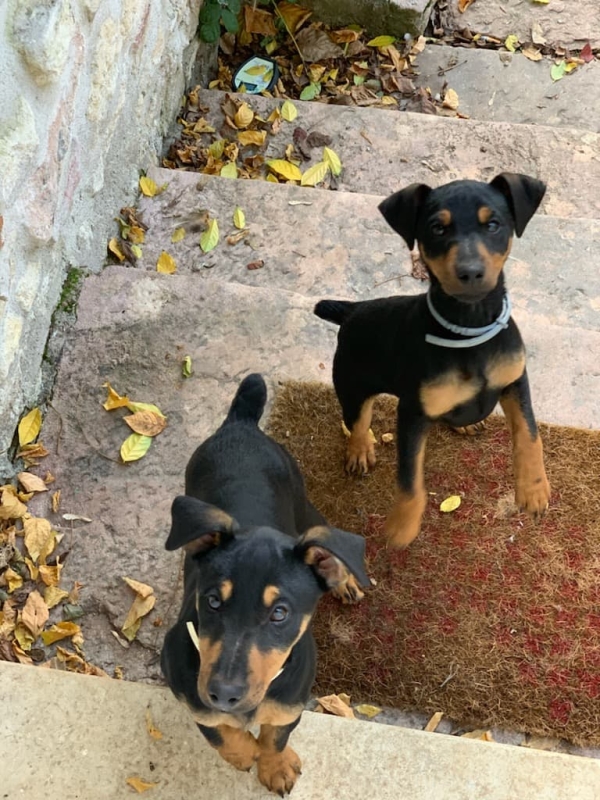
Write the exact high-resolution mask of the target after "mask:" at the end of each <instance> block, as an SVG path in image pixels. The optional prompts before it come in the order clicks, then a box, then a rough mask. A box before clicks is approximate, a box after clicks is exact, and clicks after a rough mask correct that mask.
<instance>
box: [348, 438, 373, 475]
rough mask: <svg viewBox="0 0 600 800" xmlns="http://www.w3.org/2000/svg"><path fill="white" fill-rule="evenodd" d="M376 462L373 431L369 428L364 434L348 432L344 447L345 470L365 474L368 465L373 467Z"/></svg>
mask: <svg viewBox="0 0 600 800" xmlns="http://www.w3.org/2000/svg"><path fill="white" fill-rule="evenodd" d="M376 462H377V458H376V456H375V436H374V435H373V432H372V431H371V430H370V429H369V430H368V431H367V432H366V433H364V434H362V433H355V432H353V433H352V434H350V438H349V439H348V447H347V449H346V472H349V473H350V474H354V473H359V474H362V475H366V474H367V472H368V471H369V467H374V466H375V464H376Z"/></svg>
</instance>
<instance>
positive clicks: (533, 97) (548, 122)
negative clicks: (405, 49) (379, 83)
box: [415, 45, 600, 132]
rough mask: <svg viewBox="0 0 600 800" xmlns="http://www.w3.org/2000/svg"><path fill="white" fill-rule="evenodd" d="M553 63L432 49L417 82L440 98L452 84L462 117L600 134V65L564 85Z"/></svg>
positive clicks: (484, 52)
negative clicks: (599, 108) (599, 105)
mask: <svg viewBox="0 0 600 800" xmlns="http://www.w3.org/2000/svg"><path fill="white" fill-rule="evenodd" d="M553 63H554V62H553V61H551V60H548V59H543V60H542V61H537V62H533V61H530V60H529V59H528V58H526V57H525V56H523V55H521V54H520V53H508V52H503V51H501V52H498V51H496V50H473V49H470V48H457V47H448V46H445V45H430V46H428V47H426V48H425V50H424V51H423V52H422V53H420V54H419V57H418V59H417V63H416V68H417V71H418V72H419V77H418V78H417V80H416V81H415V83H416V84H417V85H418V86H429V87H430V88H431V90H432V92H433V93H434V94H436V93H437V92H440V91H441V89H442V87H443V85H444V84H445V83H447V84H448V86H450V87H451V88H452V89H454V90H455V91H456V92H457V93H458V97H459V100H460V106H459V109H460V111H461V113H463V114H467V115H468V116H470V117H472V118H473V119H477V120H480V121H490V122H516V123H528V124H536V125H545V126H560V127H567V128H571V127H575V128H581V129H588V130H590V131H596V132H600V117H599V115H598V114H596V113H594V111H593V108H594V106H595V100H594V98H595V97H596V95H597V92H598V86H599V85H600V62H599V61H592V62H591V63H589V64H584V65H582V66H580V67H579V68H578V69H576V70H575V72H573V73H571V74H570V75H567V76H565V78H564V79H563V80H561V81H553V80H552V78H551V77H550V68H551V66H552V64H553ZM440 71H441V74H440ZM524 86H526V87H527V91H523V87H524Z"/></svg>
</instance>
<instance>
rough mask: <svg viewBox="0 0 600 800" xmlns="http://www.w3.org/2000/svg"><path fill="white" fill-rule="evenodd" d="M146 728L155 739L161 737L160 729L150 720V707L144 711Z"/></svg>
mask: <svg viewBox="0 0 600 800" xmlns="http://www.w3.org/2000/svg"><path fill="white" fill-rule="evenodd" d="M146 730H147V731H148V733H149V735H150V736H151V737H152V738H153V739H155V740H156V741H158V740H159V739H162V738H163V735H162V733H161V731H159V730H158V728H157V727H156V726H155V725H154V723H153V722H152V715H151V714H150V709H148V710H147V711H146Z"/></svg>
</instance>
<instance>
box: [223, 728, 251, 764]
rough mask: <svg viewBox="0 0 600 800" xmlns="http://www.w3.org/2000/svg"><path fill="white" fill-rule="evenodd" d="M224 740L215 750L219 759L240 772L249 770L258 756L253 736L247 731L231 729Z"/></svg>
mask: <svg viewBox="0 0 600 800" xmlns="http://www.w3.org/2000/svg"><path fill="white" fill-rule="evenodd" d="M224 738H225V741H224V742H223V744H222V745H221V746H220V747H218V748H217V750H218V751H219V755H220V756H221V758H224V759H225V761H227V763H228V764H231V766H232V767H235V768H236V769H239V770H240V771H241V772H248V771H249V770H251V769H252V767H253V766H254V763H255V762H256V760H257V758H258V757H259V755H260V747H259V746H258V742H257V741H256V739H255V738H254V736H252V734H251V733H248V731H240V730H237V729H236V728H232V729H230V730H229V731H228V733H227V736H226V737H224Z"/></svg>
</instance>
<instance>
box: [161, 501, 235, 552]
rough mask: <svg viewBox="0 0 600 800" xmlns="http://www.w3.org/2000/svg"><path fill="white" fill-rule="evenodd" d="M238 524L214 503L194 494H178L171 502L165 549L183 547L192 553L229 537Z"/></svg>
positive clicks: (209, 547) (220, 542)
mask: <svg viewBox="0 0 600 800" xmlns="http://www.w3.org/2000/svg"><path fill="white" fill-rule="evenodd" d="M238 529H239V525H238V524H237V522H236V521H235V520H234V519H233V517H230V516H229V514H226V513H225V512H224V511H221V509H220V508H217V507H216V506H211V505H210V504H209V503H204V502H203V501H202V500H198V499H197V498H195V497H189V496H188V495H180V496H179V497H176V498H175V500H173V505H172V506H171V532H170V533H169V537H168V539H167V541H166V544H165V548H166V549H167V550H178V549H179V548H180V547H184V548H185V550H186V552H187V553H189V554H190V555H192V556H195V555H200V554H201V553H204V552H206V551H207V550H210V549H212V548H213V547H217V545H219V544H224V543H225V542H226V541H227V540H228V539H231V538H232V537H233V534H234V533H235V531H237V530H238Z"/></svg>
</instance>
